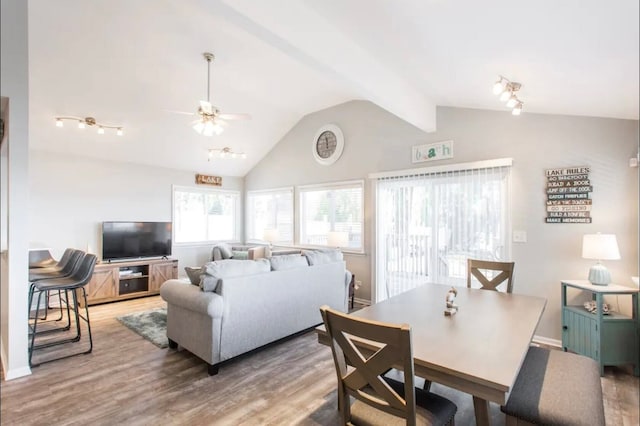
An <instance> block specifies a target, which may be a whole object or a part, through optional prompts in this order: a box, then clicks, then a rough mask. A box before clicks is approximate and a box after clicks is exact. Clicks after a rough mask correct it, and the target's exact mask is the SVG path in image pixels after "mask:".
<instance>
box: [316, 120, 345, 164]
mask: <svg viewBox="0 0 640 426" xmlns="http://www.w3.org/2000/svg"><path fill="white" fill-rule="evenodd" d="M343 149H344V136H343V135H342V130H340V128H339V127H338V126H336V125H335V124H327V125H325V126H322V127H321V128H320V129H319V130H318V131H317V132H316V135H315V136H314V138H313V146H312V147H311V150H312V152H313V158H315V159H316V161H317V162H318V163H320V164H322V165H323V166H329V165H331V164H333V163H335V162H336V161H337V160H338V158H340V156H341V155H342V150H343Z"/></svg>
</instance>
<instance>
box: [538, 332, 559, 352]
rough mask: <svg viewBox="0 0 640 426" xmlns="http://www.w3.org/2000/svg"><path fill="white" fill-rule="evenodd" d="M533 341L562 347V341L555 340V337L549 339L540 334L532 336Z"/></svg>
mask: <svg viewBox="0 0 640 426" xmlns="http://www.w3.org/2000/svg"><path fill="white" fill-rule="evenodd" d="M532 341H533V343H540V344H543V345H547V346H553V347H555V348H558V349H560V348H561V347H562V341H561V340H557V339H550V338H548V337H542V336H538V335H536V336H533V340H532Z"/></svg>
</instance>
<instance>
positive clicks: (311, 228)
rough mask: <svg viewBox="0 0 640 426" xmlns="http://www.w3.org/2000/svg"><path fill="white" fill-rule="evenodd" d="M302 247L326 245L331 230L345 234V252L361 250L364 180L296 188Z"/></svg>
mask: <svg viewBox="0 0 640 426" xmlns="http://www.w3.org/2000/svg"><path fill="white" fill-rule="evenodd" d="M298 192H299V196H300V197H299V199H300V206H299V207H300V209H299V210H300V216H299V222H300V223H299V226H300V237H299V243H300V244H302V245H319V246H323V245H324V246H326V245H327V236H328V233H329V232H330V231H338V232H346V233H347V235H348V241H349V242H348V245H347V247H344V248H346V249H353V250H358V251H362V249H363V244H362V229H363V213H362V212H363V198H364V197H363V192H364V183H363V181H357V182H343V183H337V184H331V185H313V186H303V187H299V188H298Z"/></svg>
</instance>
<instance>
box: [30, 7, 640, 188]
mask: <svg viewBox="0 0 640 426" xmlns="http://www.w3.org/2000/svg"><path fill="white" fill-rule="evenodd" d="M638 9H639V8H638V2H637V1H628V0H613V1H608V2H605V1H602V0H580V1H578V0H575V1H563V2H558V1H554V0H539V1H535V2H513V1H506V0H485V1H476V0H401V1H398V0H324V1H317V0H315V1H314V0H278V1H258V0H217V1H216V0H182V1H171V0H92V1H83V0H56V1H50V0H30V1H29V84H30V87H29V91H30V99H29V101H30V104H29V106H30V146H31V148H32V149H37V150H47V151H52V152H71V153H75V154H78V155H82V156H88V157H93V158H101V159H109V160H116V161H128V162H135V163H143V164H149V165H157V166H162V167H170V168H175V169H183V170H190V171H197V172H203V173H210V174H217V175H227V176H243V175H244V174H246V173H247V172H248V171H249V170H250V169H251V168H252V167H253V166H254V165H255V164H256V163H257V162H258V161H260V159H261V158H262V157H263V156H264V155H265V154H266V153H267V152H269V150H271V148H272V147H273V146H274V145H275V144H276V143H277V142H278V141H279V140H280V139H281V138H282V136H283V135H284V134H285V133H286V132H287V131H289V129H291V127H293V126H294V125H295V124H296V122H297V121H299V120H300V119H301V118H302V117H304V116H305V115H307V114H309V113H312V112H314V111H318V110H320V109H324V108H328V107H330V106H333V105H336V104H339V103H342V102H346V101H348V100H352V99H366V100H370V101H372V102H374V103H376V104H377V105H379V106H380V107H382V108H384V109H386V110H388V111H389V112H391V113H393V114H396V115H397V116H399V117H401V118H402V119H404V120H406V121H408V122H410V123H412V124H413V125H415V126H416V127H418V128H421V129H423V130H425V131H432V130H434V129H435V128H436V116H435V107H436V106H439V105H443V106H455V107H469V108H483V109H493V110H500V111H504V113H505V114H508V113H509V111H508V110H507V109H506V108H505V107H504V105H503V103H501V102H500V101H499V100H498V99H497V97H496V96H495V95H494V94H493V93H492V90H491V89H492V85H493V83H494V81H495V80H496V77H497V76H498V75H499V74H502V75H504V76H505V77H507V78H509V79H511V80H514V81H518V82H521V83H522V85H523V86H522V89H521V90H520V91H519V93H518V95H519V98H520V99H521V100H522V101H523V102H524V109H523V115H524V114H527V113H548V114H567V115H584V116H596V117H613V118H624V119H635V120H637V119H638V103H639V95H638V93H639V90H640V87H639V83H638V81H639V68H638V64H639V51H640V48H639V30H638V27H639V25H638V21H639V18H638V16H639V10H638ZM207 51H208V52H212V53H214V54H215V57H216V58H215V60H214V62H213V64H212V67H211V101H212V103H213V104H214V105H215V106H217V107H218V108H220V109H221V110H222V111H223V112H232V113H234V112H239V113H248V114H250V115H251V116H252V119H251V120H248V121H232V122H229V123H228V126H227V127H226V129H225V131H224V133H222V134H221V135H219V136H213V137H205V136H202V135H199V134H197V133H196V132H194V131H193V130H192V129H191V126H190V123H191V122H192V121H193V120H194V119H195V118H196V117H195V116H189V115H185V114H178V113H176V112H175V111H185V112H195V110H196V109H197V107H198V102H199V101H200V100H201V99H206V95H207V66H206V62H205V60H204V59H203V57H202V53H203V52H207ZM59 115H64V116H67V115H71V116H80V117H85V116H92V117H95V118H96V119H97V120H98V121H100V122H104V123H106V124H118V125H122V126H123V127H124V130H125V134H124V136H121V137H118V136H115V134H114V133H110V132H107V133H106V134H104V135H97V134H96V132H95V131H94V130H92V129H85V130H80V129H77V128H75V126H74V125H68V126H65V127H64V128H62V129H59V128H56V127H55V125H54V117H55V116H59ZM514 119H519V118H518V117H514ZM69 124H72V123H69ZM306 142H307V141H305V143H306ZM222 147H230V148H231V149H233V150H235V151H243V152H246V153H247V156H248V157H247V159H245V160H230V159H226V160H222V159H213V160H212V161H207V150H208V149H209V148H222Z"/></svg>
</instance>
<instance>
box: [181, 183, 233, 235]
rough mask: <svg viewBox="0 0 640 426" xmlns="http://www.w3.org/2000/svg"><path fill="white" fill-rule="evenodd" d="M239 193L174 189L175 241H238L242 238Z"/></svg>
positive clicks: (186, 188)
mask: <svg viewBox="0 0 640 426" xmlns="http://www.w3.org/2000/svg"><path fill="white" fill-rule="evenodd" d="M239 216H240V192H238V191H226V190H221V189H209V188H192V187H179V186H174V188H173V233H174V242H175V243H176V244H180V243H206V242H212V241H237V240H239V237H240V219H239Z"/></svg>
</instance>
